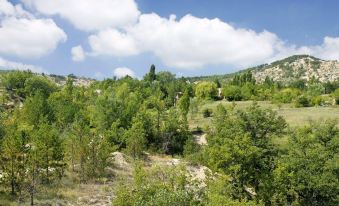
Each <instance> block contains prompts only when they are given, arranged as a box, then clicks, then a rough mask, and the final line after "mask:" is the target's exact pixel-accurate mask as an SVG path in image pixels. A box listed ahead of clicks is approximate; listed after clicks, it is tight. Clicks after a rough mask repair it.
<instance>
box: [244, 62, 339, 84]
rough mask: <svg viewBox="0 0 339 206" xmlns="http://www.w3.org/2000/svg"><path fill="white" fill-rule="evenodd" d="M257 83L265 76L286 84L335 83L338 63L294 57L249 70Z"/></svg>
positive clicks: (337, 74)
mask: <svg viewBox="0 0 339 206" xmlns="http://www.w3.org/2000/svg"><path fill="white" fill-rule="evenodd" d="M250 70H251V71H252V74H253V76H254V77H255V79H256V80H257V81H258V82H262V81H264V80H265V78H266V76H268V77H270V78H272V79H273V80H275V81H280V82H288V81H291V80H296V79H302V80H306V81H307V80H310V79H311V78H313V77H314V78H316V79H318V80H319V81H321V82H327V81H331V82H333V81H336V80H338V78H339V62H338V61H336V60H335V61H326V60H321V59H318V58H315V57H312V56H308V55H295V56H291V57H288V58H285V59H283V60H279V61H276V62H273V63H271V64H266V65H261V66H258V67H254V68H250Z"/></svg>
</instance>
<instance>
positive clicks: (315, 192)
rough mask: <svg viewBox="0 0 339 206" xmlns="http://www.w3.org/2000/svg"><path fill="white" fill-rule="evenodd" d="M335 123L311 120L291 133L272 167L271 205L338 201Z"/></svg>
mask: <svg viewBox="0 0 339 206" xmlns="http://www.w3.org/2000/svg"><path fill="white" fill-rule="evenodd" d="M336 125H337V122H336V121H330V120H328V121H324V122H314V123H312V124H311V125H309V126H307V127H305V128H300V129H298V131H296V132H295V133H293V134H292V135H291V137H290V138H289V144H288V145H289V147H288V151H287V153H286V154H284V155H283V156H282V157H281V158H280V159H279V161H278V167H277V168H276V169H275V171H274V174H275V178H274V185H275V190H276V192H275V195H274V196H273V197H272V200H273V201H274V205H338V203H339V200H338V189H339V187H338V185H339V182H338V174H339V173H338V171H339V166H338V159H339V156H338V154H339V131H338V127H337V126H336Z"/></svg>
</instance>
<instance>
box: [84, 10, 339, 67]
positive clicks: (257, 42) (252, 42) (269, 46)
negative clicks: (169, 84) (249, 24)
mask: <svg viewBox="0 0 339 206" xmlns="http://www.w3.org/2000/svg"><path fill="white" fill-rule="evenodd" d="M89 45H90V47H91V50H92V51H91V53H92V54H94V55H110V56H115V57H124V56H131V55H137V54H140V53H142V52H150V53H153V54H154V55H155V56H157V57H158V58H160V60H162V62H163V63H164V64H165V65H167V66H169V67H174V68H182V69H195V68H200V67H204V66H206V65H233V66H236V67H238V68H241V67H247V66H252V65H256V64H261V63H267V62H272V61H274V60H277V59H281V58H285V57H287V56H290V55H294V54H310V55H315V56H317V57H321V58H326V59H339V38H333V37H325V39H324V43H323V44H322V45H318V46H317V45H316V46H301V47H298V46H296V45H293V44H288V43H286V42H285V41H283V40H282V39H280V38H279V37H278V36H277V35H276V34H274V33H272V32H269V31H265V30H264V31H262V32H256V31H253V30H250V29H244V28H236V27H234V26H232V25H230V24H228V23H226V22H223V21H221V20H219V19H217V18H215V19H207V18H198V17H194V16H192V15H186V16H184V17H182V18H181V19H179V20H177V19H176V17H175V16H174V15H171V16H170V17H169V18H163V17H160V16H159V15H157V14H154V13H152V14H142V15H140V17H139V21H138V23H136V24H134V25H130V26H128V27H125V28H124V29H122V30H117V29H114V28H111V29H106V30H104V31H100V32H99V33H97V34H95V35H91V36H90V37H89Z"/></svg>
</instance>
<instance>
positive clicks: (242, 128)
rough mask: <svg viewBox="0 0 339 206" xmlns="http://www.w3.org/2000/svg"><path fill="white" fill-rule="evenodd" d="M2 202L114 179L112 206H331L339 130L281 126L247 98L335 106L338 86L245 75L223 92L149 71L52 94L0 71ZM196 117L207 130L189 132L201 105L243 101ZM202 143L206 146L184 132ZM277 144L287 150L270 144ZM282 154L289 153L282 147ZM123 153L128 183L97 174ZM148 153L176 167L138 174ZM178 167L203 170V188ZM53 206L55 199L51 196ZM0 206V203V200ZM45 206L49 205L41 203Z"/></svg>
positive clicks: (336, 185)
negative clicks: (202, 137)
mask: <svg viewBox="0 0 339 206" xmlns="http://www.w3.org/2000/svg"><path fill="white" fill-rule="evenodd" d="M1 77H2V78H1V86H2V91H1V105H2V107H1V116H0V205H17V204H20V203H21V204H28V205H36V204H38V205H39V198H37V197H41V194H42V193H43V191H45V188H58V187H63V184H65V182H66V181H65V179H66V180H67V182H68V183H67V184H74V185H76V184H89V183H91V182H97V183H98V184H101V182H102V180H103V179H104V178H105V179H108V180H110V181H113V182H114V181H115V182H119V184H118V185H117V186H116V187H115V188H114V189H113V193H114V198H112V204H113V205H118V206H119V205H121V206H122V205H125V206H129V205H154V206H155V205H159V206H167V205H168V206H170V205H171V206H172V205H177V206H184V205H211V206H217V205H333V206H334V205H338V204H339V179H338V178H339V164H338V163H339V162H338V161H339V128H338V122H337V120H336V119H326V120H325V119H324V120H322V121H314V122H312V121H311V122H309V123H308V125H305V126H302V127H291V126H289V125H288V124H287V123H286V121H285V119H284V118H283V117H281V116H279V115H278V114H277V112H276V111H273V110H272V109H268V108H262V107H261V106H260V104H258V103H256V102H257V101H270V102H272V103H274V104H277V105H281V104H290V105H291V106H293V107H297V108H299V107H313V106H318V107H335V108H337V107H338V106H337V105H338V104H339V82H338V81H335V82H325V83H322V82H319V81H318V80H317V79H315V78H313V79H311V80H310V81H307V82H306V81H302V80H298V81H293V82H288V83H284V82H275V81H273V80H272V79H271V78H269V77H266V79H265V81H264V82H262V83H256V81H255V79H254V78H253V77H252V73H251V72H250V71H248V72H245V73H242V74H237V75H235V76H234V77H233V78H232V80H231V81H228V82H227V83H224V82H220V81H219V80H218V79H211V80H210V81H195V82H193V81H189V80H188V79H186V78H184V77H181V78H176V77H175V75H173V74H171V73H169V72H158V73H157V72H156V70H155V66H154V65H152V66H151V68H150V71H149V73H147V74H146V75H145V76H144V77H143V79H141V80H138V79H133V78H131V77H129V76H126V77H124V78H121V79H116V78H112V79H105V80H103V81H94V82H93V83H92V84H91V85H90V86H89V87H81V86H75V85H74V83H73V79H74V76H72V75H71V76H68V78H67V82H66V84H64V85H57V84H56V83H55V82H53V81H51V80H50V79H49V78H47V77H46V76H44V75H38V74H33V73H32V72H30V71H11V72H5V73H3V74H1ZM247 100H252V101H253V104H251V106H250V107H248V108H246V109H242V110H238V109H236V108H235V107H234V106H233V107H232V106H231V107H226V106H224V105H222V104H220V105H218V106H217V108H216V110H214V111H209V110H208V109H206V110H204V111H203V117H202V118H211V119H212V123H211V124H210V125H209V127H207V128H198V127H196V128H195V127H194V128H192V127H190V121H191V119H192V118H194V114H195V113H196V114H198V115H199V114H200V113H198V112H197V111H198V110H199V109H200V108H201V105H202V104H204V103H205V102H206V101H220V102H223V101H229V102H234V104H236V102H238V101H247ZM196 132H200V133H201V132H202V133H206V134H207V137H206V138H207V142H208V143H207V144H206V145H200V144H198V143H197V142H196V141H195V138H194V135H193V134H194V133H196ZM282 138H283V139H284V140H286V144H285V146H281V145H279V144H278V143H277V142H279V139H282ZM286 145H287V146H286ZM117 151H119V152H122V153H124V154H126V155H127V156H129V157H130V159H131V160H130V161H131V162H132V163H133V176H132V177H131V178H130V179H128V180H121V179H119V178H117V175H116V174H112V172H111V171H110V170H109V169H107V168H108V167H111V166H112V165H111V163H110V157H111V156H112V153H114V152H117ZM148 154H156V155H168V156H171V157H176V158H180V159H183V160H184V162H185V164H184V163H183V164H178V165H174V166H168V167H162V168H152V169H147V168H145V167H144V165H145V161H146V159H147V155H148ZM187 165H203V166H205V167H207V168H208V171H209V172H208V174H207V175H206V178H205V179H204V180H198V179H194V178H192V176H191V175H189V172H188V171H187ZM58 198H62V197H58ZM2 202H3V203H2ZM50 205H52V204H50Z"/></svg>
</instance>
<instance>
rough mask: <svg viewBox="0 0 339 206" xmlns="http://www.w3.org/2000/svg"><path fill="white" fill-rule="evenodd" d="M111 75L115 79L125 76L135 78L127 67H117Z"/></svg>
mask: <svg viewBox="0 0 339 206" xmlns="http://www.w3.org/2000/svg"><path fill="white" fill-rule="evenodd" d="M113 74H114V76H116V77H117V78H122V77H125V76H130V77H135V73H134V71H133V70H131V69H130V68H127V67H118V68H116V69H114V71H113Z"/></svg>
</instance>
